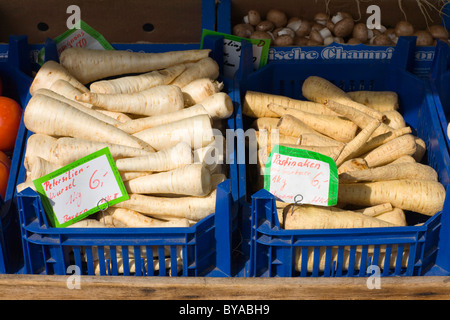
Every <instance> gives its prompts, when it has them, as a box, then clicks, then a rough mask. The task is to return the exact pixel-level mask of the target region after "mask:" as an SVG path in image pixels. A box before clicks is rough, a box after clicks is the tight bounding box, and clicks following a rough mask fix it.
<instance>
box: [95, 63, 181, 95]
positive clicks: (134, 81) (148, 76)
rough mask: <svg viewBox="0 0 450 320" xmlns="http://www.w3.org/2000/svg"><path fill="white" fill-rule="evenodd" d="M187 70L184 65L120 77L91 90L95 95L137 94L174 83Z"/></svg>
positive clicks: (100, 82)
mask: <svg viewBox="0 0 450 320" xmlns="http://www.w3.org/2000/svg"><path fill="white" fill-rule="evenodd" d="M185 69H186V66H185V65H184V64H178V65H175V66H172V67H168V68H166V69H162V70H155V71H150V72H146V73H143V74H139V75H131V76H125V77H119V78H116V79H111V80H100V81H95V82H93V83H91V85H90V86H89V89H90V91H91V92H93V93H107V94H119V93H135V92H139V91H144V90H147V89H150V88H153V87H156V86H159V85H166V84H169V83H170V82H172V81H173V79H175V78H176V77H177V76H179V75H180V74H181V72H183V71H184V70H185Z"/></svg>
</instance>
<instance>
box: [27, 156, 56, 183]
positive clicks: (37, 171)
mask: <svg viewBox="0 0 450 320" xmlns="http://www.w3.org/2000/svg"><path fill="white" fill-rule="evenodd" d="M59 168H61V166H59V165H57V164H55V163H52V162H50V161H47V160H45V159H42V158H40V157H37V158H36V161H34V162H33V166H32V167H31V168H30V170H29V172H30V178H31V180H36V179H38V178H40V177H43V176H45V175H46V174H49V173H51V172H53V171H55V170H57V169H59Z"/></svg>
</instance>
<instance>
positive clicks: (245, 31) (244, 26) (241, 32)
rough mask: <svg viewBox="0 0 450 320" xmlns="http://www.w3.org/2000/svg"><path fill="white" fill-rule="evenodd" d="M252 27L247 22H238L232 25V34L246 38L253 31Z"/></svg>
mask: <svg viewBox="0 0 450 320" xmlns="http://www.w3.org/2000/svg"><path fill="white" fill-rule="evenodd" d="M253 31H254V28H253V26H252V25H251V24H248V23H238V24H237V25H235V26H234V27H233V34H234V35H235V36H238V37H241V38H248V37H250V35H251V34H252V33H253Z"/></svg>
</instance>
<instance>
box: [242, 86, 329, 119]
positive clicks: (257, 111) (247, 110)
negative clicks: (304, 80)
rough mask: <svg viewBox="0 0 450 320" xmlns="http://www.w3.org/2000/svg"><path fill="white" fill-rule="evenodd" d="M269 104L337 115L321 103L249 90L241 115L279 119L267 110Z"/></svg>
mask: <svg viewBox="0 0 450 320" xmlns="http://www.w3.org/2000/svg"><path fill="white" fill-rule="evenodd" d="M270 103H273V104H277V105H281V106H283V107H286V108H293V109H298V110H302V111H305V112H310V113H315V114H329V115H337V114H336V113H335V112H334V111H331V110H330V109H328V108H326V107H325V106H324V105H323V104H321V103H316V102H312V101H306V100H298V99H291V98H288V97H285V96H282V95H275V94H269V93H264V92H257V91H250V90H249V91H247V92H246V93H245V96H244V101H243V102H242V114H243V115H246V116H248V117H252V118H262V117H269V118H279V115H278V114H276V113H275V112H273V111H271V110H269V108H268V105H269V104H270Z"/></svg>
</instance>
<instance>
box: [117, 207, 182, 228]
mask: <svg viewBox="0 0 450 320" xmlns="http://www.w3.org/2000/svg"><path fill="white" fill-rule="evenodd" d="M111 210H112V220H113V223H114V225H121V226H123V227H125V228H175V227H177V228H180V227H185V228H187V227H189V221H188V220H187V219H180V220H172V221H161V220H158V219H152V218H150V217H147V216H145V215H143V214H140V213H139V212H137V211H133V210H129V209H123V208H111Z"/></svg>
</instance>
